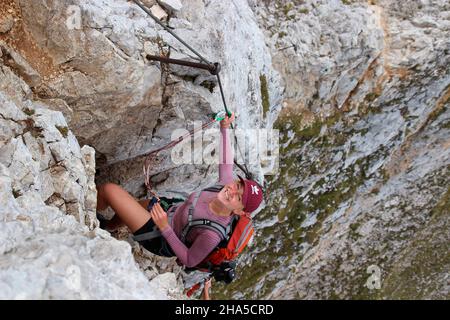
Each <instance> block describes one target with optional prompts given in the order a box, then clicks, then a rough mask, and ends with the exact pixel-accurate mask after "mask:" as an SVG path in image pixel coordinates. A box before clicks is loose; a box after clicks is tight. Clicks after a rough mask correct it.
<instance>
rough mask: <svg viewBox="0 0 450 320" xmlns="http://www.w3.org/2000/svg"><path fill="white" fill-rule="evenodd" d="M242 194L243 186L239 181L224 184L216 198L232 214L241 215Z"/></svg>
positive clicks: (242, 207)
mask: <svg viewBox="0 0 450 320" xmlns="http://www.w3.org/2000/svg"><path fill="white" fill-rule="evenodd" d="M243 193H244V186H243V184H242V182H241V180H239V179H238V180H235V181H233V182H232V183H229V184H226V185H225V187H224V188H223V189H222V190H221V191H220V192H219V193H218V195H217V198H218V199H219V200H220V202H222V203H223V204H224V205H225V206H226V207H227V208H228V209H230V210H233V211H234V213H236V214H239V213H242V210H243V209H244V205H243V204H242V195H243Z"/></svg>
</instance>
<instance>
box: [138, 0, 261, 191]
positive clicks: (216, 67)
mask: <svg viewBox="0 0 450 320" xmlns="http://www.w3.org/2000/svg"><path fill="white" fill-rule="evenodd" d="M133 2H134V3H135V4H136V5H137V6H139V7H140V8H141V9H142V10H143V11H144V12H145V13H147V14H148V15H149V16H150V17H151V18H152V19H153V20H154V21H155V22H156V23H157V24H159V25H160V26H161V27H162V28H163V29H164V30H165V31H167V32H168V33H170V34H171V35H172V36H173V37H174V38H175V39H177V40H178V41H179V42H180V43H182V44H183V45H184V46H185V47H186V48H187V49H189V50H190V51H191V52H192V53H193V54H195V55H196V56H197V57H198V58H199V59H200V61H202V63H198V62H192V61H185V60H178V59H170V58H167V57H162V56H154V55H147V56H146V58H147V59H148V60H153V61H159V62H161V63H169V64H177V65H182V66H188V67H193V68H198V69H203V70H207V71H209V72H210V73H211V74H212V75H214V76H216V77H217V83H218V84H219V89H220V94H221V97H222V103H223V106H224V110H225V114H228V115H230V116H231V112H230V111H229V110H228V107H227V103H226V100H225V93H224V90H223V87H222V81H221V80H220V75H219V74H220V71H221V65H220V63H218V62H216V63H211V62H209V61H208V60H207V59H206V58H204V57H203V56H202V55H201V54H200V53H198V52H197V51H196V50H195V49H194V48H192V47H191V46H190V45H189V44H188V43H186V42H185V41H184V40H183V39H181V38H180V37H179V36H178V35H177V34H176V33H174V32H173V31H172V30H170V28H169V27H168V26H166V25H165V24H164V23H162V22H161V21H160V20H159V19H158V18H157V17H156V16H155V15H153V13H152V12H151V11H150V10H149V9H148V8H146V7H145V5H144V4H143V3H142V2H141V1H140V0H133ZM224 118H225V116H224V117H223V118H222V119H221V120H223V119H224ZM221 120H218V119H217V118H215V119H214V120H211V121H209V122H208V123H206V124H204V125H203V126H202V127H201V128H197V129H194V130H192V131H190V132H189V133H188V134H186V135H184V136H182V137H180V138H178V139H177V140H174V141H172V142H170V143H168V144H167V145H165V146H163V147H161V148H159V149H157V150H155V151H152V152H151V153H149V154H148V156H147V158H146V160H145V162H144V176H145V185H146V186H147V189H148V191H149V192H150V193H151V194H154V193H153V192H152V191H151V185H150V177H149V166H150V165H151V163H152V161H155V160H156V156H157V154H158V153H159V152H160V151H163V150H167V149H170V148H173V147H174V146H175V145H177V144H178V143H180V142H181V141H183V140H184V139H186V138H188V137H190V136H192V135H193V134H194V133H196V132H197V131H199V130H203V129H205V128H207V127H209V126H210V125H212V124H213V123H215V122H216V121H221ZM231 128H232V129H234V126H233V124H231ZM234 139H235V143H236V146H237V147H238V151H239V153H240V156H241V158H242V159H244V158H243V156H242V151H241V148H240V146H239V144H238V142H237V137H236V135H234ZM234 163H235V165H236V166H237V167H238V168H239V169H240V170H242V172H244V174H245V176H246V178H247V179H249V180H252V179H253V176H252V174H251V173H250V172H249V170H248V168H247V165H246V164H245V162H244V166H242V165H241V164H239V163H238V162H237V160H236V159H234Z"/></svg>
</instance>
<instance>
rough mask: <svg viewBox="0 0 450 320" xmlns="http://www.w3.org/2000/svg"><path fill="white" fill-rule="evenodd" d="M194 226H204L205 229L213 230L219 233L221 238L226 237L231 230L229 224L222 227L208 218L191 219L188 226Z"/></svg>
mask: <svg viewBox="0 0 450 320" xmlns="http://www.w3.org/2000/svg"><path fill="white" fill-rule="evenodd" d="M194 227H204V228H206V229H210V230H213V231H215V232H216V233H218V234H219V235H220V238H221V240H225V239H227V238H228V234H229V233H230V231H231V224H229V225H228V226H226V227H224V226H223V225H221V224H220V223H217V222H215V221H211V220H208V219H196V220H193V221H191V225H190V228H191V229H192V228H194Z"/></svg>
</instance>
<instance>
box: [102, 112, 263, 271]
mask: <svg viewBox="0 0 450 320" xmlns="http://www.w3.org/2000/svg"><path fill="white" fill-rule="evenodd" d="M233 121H234V113H233V114H232V115H231V117H228V116H226V117H225V119H224V120H222V121H221V122H220V128H221V129H220V132H221V148H220V162H219V182H218V185H217V186H216V188H215V189H214V188H209V190H208V189H205V190H202V191H201V192H199V193H198V192H197V193H196V192H194V193H192V194H191V195H190V196H189V197H188V199H187V200H186V201H180V202H172V203H170V201H169V204H168V205H167V203H165V204H166V206H165V209H166V210H164V209H163V207H162V206H161V204H162V203H160V201H158V199H156V198H153V199H148V200H143V201H137V200H136V199H134V198H133V197H132V196H131V195H130V194H129V193H128V192H127V191H125V190H124V189H122V188H121V187H120V186H118V185H116V184H113V183H106V184H103V185H100V186H98V188H97V189H98V196H97V210H99V211H102V210H105V209H107V208H108V207H111V208H112V209H113V210H114V211H115V213H116V214H115V216H114V217H113V219H111V220H109V221H106V225H105V229H107V230H112V229H114V228H117V227H118V226H119V225H121V224H125V225H126V226H128V228H129V229H130V230H131V232H132V233H133V235H134V238H135V240H137V241H138V242H139V243H140V244H141V245H142V246H143V247H144V248H146V249H147V250H149V251H151V252H153V253H154V254H157V255H160V256H166V257H170V256H177V258H178V260H179V261H180V263H182V264H183V265H185V266H186V267H195V266H197V265H198V264H199V263H201V262H202V261H203V260H204V259H205V258H206V257H207V256H208V254H210V253H211V252H212V251H213V250H214V249H215V248H216V247H217V246H218V245H219V243H220V242H221V240H222V238H221V237H220V235H219V234H218V233H217V232H215V231H214V230H212V229H211V228H210V227H208V226H206V225H205V226H203V227H202V226H201V225H200V226H198V227H195V228H188V229H189V230H188V231H187V232H186V230H187V229H186V228H185V226H186V225H188V219H189V218H192V217H193V218H194V219H195V220H199V219H203V220H204V221H209V222H208V223H212V224H214V223H215V224H219V225H222V226H229V225H231V223H232V221H233V217H234V216H235V215H238V216H241V215H248V214H250V213H251V212H253V211H255V210H256V209H257V208H258V207H259V205H260V203H261V201H262V199H263V194H262V188H261V187H260V185H259V184H258V183H256V182H255V181H253V180H247V179H243V178H241V177H239V178H238V179H234V178H233V152H232V148H231V144H230V139H229V130H228V128H229V127H230V125H231V123H232V122H233ZM189 221H191V220H189ZM148 235H150V236H148ZM155 235H156V236H155Z"/></svg>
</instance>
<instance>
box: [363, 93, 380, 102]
mask: <svg viewBox="0 0 450 320" xmlns="http://www.w3.org/2000/svg"><path fill="white" fill-rule="evenodd" d="M379 96H380V94H379V93H375V92H371V93H368V94H367V95H366V96H365V97H364V100H365V101H367V102H373V101H374V100H375V99H377V98H378V97H379Z"/></svg>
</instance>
